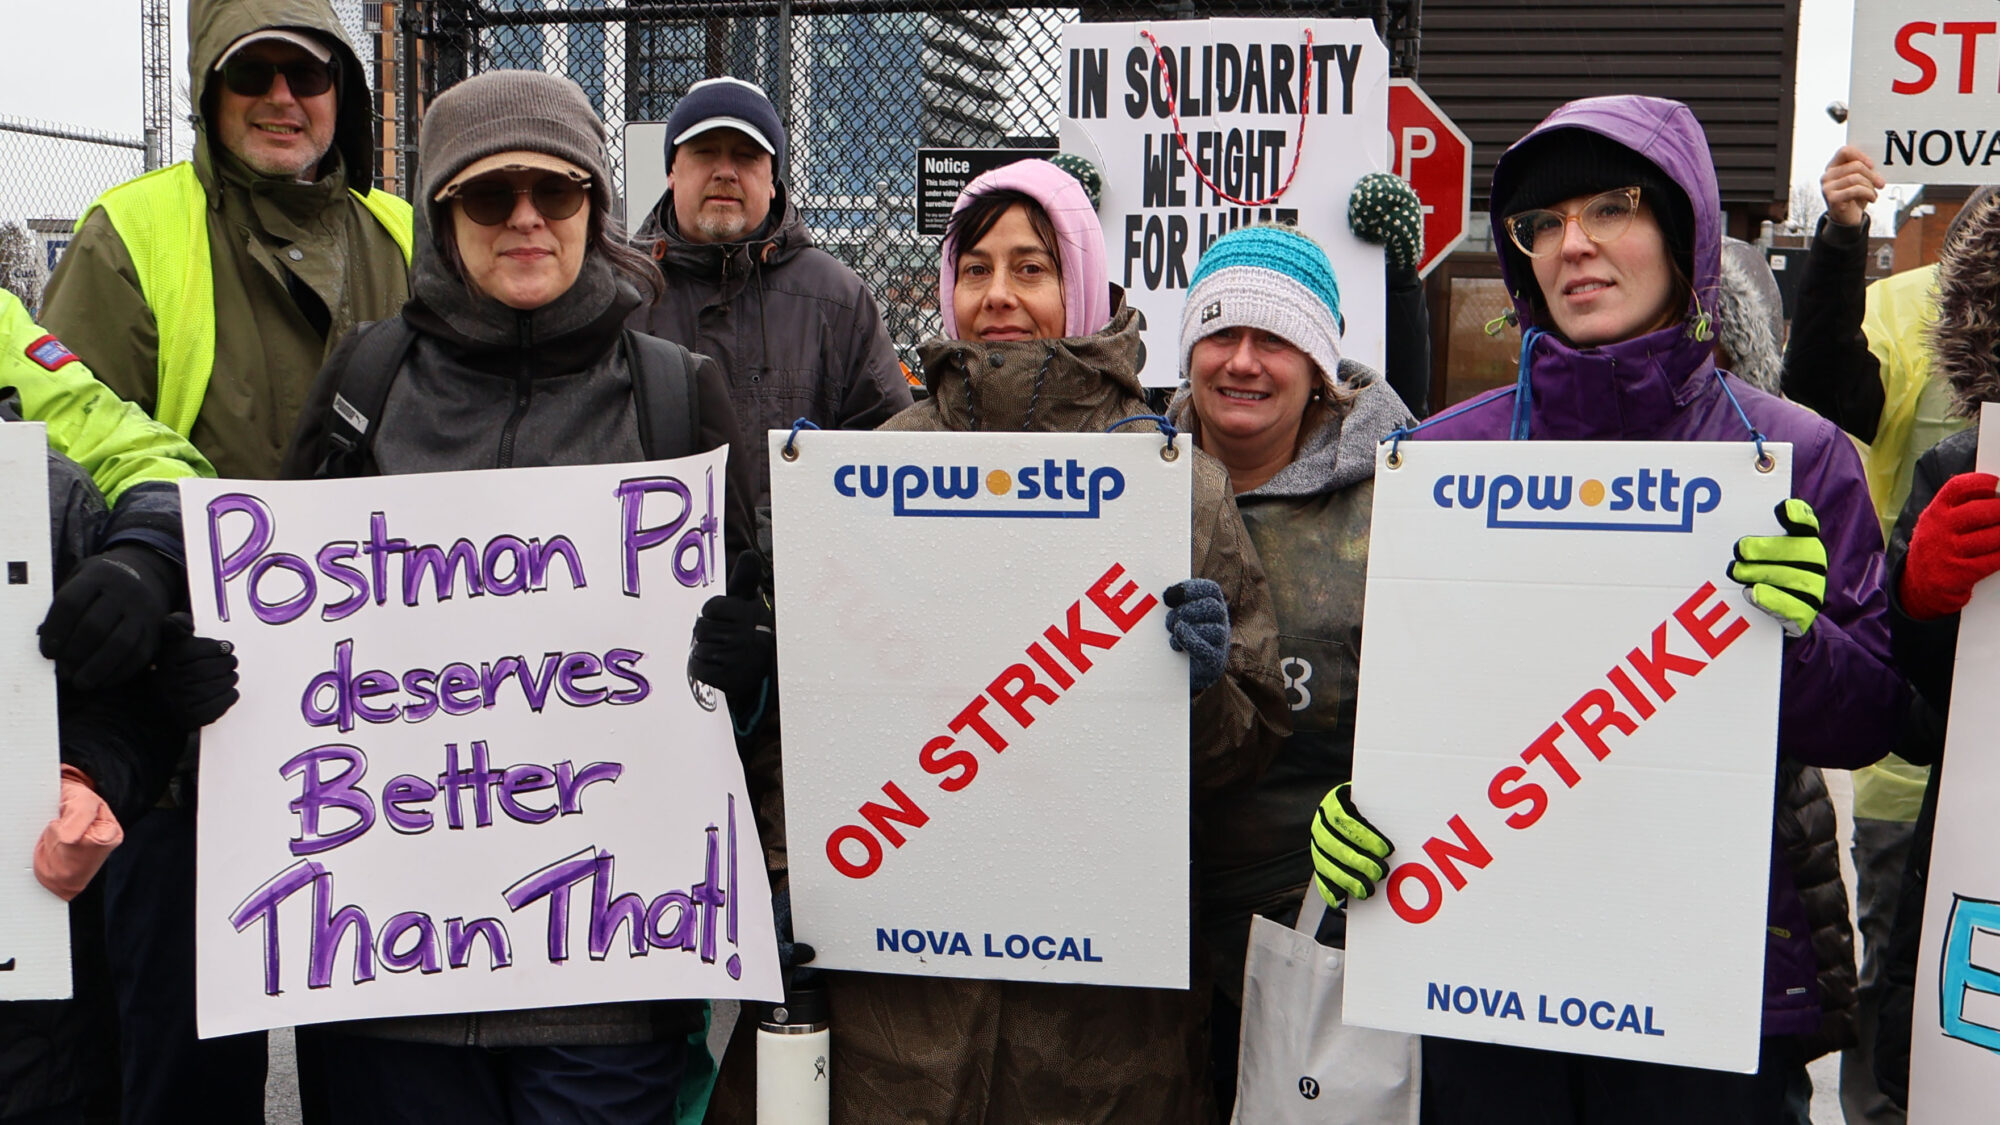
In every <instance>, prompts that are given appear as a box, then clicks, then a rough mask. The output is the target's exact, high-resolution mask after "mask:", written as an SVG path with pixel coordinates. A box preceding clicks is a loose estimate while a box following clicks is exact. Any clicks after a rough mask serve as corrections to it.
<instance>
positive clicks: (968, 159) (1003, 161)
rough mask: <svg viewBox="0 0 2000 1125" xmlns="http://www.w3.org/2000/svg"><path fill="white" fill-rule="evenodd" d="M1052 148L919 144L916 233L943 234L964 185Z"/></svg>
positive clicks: (1048, 154) (1043, 155)
mask: <svg viewBox="0 0 2000 1125" xmlns="http://www.w3.org/2000/svg"><path fill="white" fill-rule="evenodd" d="M1055 153H1056V150H1055V149H1052V148H920V149H918V150H917V233H918V234H943V233H944V228H945V224H946V223H947V222H949V221H950V219H951V207H952V204H954V203H956V202H958V194H959V193H960V192H962V191H964V190H965V185H967V184H969V183H971V182H972V181H973V180H976V179H978V178H979V177H980V176H981V175H983V174H985V173H987V172H991V171H992V170H993V169H995V168H999V167H1001V166H1003V165H1007V164H1012V163H1014V162H1015V161H1016V160H1029V159H1047V158H1048V157H1051V156H1054V155H1055Z"/></svg>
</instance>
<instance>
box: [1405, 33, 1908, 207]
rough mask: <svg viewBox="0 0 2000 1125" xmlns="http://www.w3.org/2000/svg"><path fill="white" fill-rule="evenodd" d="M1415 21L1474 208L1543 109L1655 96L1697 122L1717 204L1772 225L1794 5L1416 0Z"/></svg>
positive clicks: (1427, 79)
mask: <svg viewBox="0 0 2000 1125" xmlns="http://www.w3.org/2000/svg"><path fill="white" fill-rule="evenodd" d="M1883 2H1889V0H1883ZM1422 18H1423V39H1422V46H1421V54H1420V56H1419V63H1418V81H1419V82H1421V83H1422V84H1423V87H1424V89H1425V91H1426V92H1428V93H1429V94H1430V95H1431V97H1432V98H1433V99H1435V100H1436V101H1437V103H1438V105H1439V106H1441V107H1442V108H1443V109H1444V111H1445V112H1446V113H1448V114H1450V115H1451V118H1452V120H1454V121H1456V122H1457V123H1458V125H1459V127H1460V128H1461V129H1464V130H1465V133H1466V135H1467V136H1469V137H1471V138H1472V145H1473V159H1474V164H1473V193H1474V199H1475V200H1476V201H1477V202H1476V203H1475V205H1474V210H1475V211H1480V210H1483V209H1484V200H1485V198H1486V191H1487V185H1488V184H1489V183H1490V181H1491V177H1492V174H1493V162H1494V160H1496V159H1497V158H1498V157H1499V155H1500V154H1501V153H1502V152H1503V151H1505V150H1506V148H1507V146H1508V145H1510V144H1512V143H1513V142H1514V141H1516V140H1518V139H1519V138H1520V137H1521V135H1522V134H1523V133H1526V132H1527V131H1528V130H1529V129H1530V128H1532V127H1533V126H1534V124H1535V123H1536V122H1537V121H1540V120H1541V119H1542V118H1543V117H1544V116H1546V115H1547V114H1548V112H1549V111H1550V110H1552V109H1554V108H1555V107H1557V106H1558V105H1561V104H1562V103H1564V102H1566V101H1569V100H1571V99H1574V98H1582V97H1589V96H1592V95H1596V94H1653V95H1657V96H1660V97H1668V98H1675V99H1677V100H1679V101H1683V102H1686V103H1687V104H1688V105H1689V106H1690V107H1691V108H1693V110H1694V112H1695V116H1696V117H1698V118H1700V119H1701V123H1702V127H1703V128H1704V129H1705V130H1707V132H1708V142H1709V147H1710V149H1711V150H1712V151H1713V153H1714V156H1715V168H1716V173H1717V176H1718V178H1719V180H1720V182H1721V187H1722V202H1723V204H1724V205H1725V207H1728V208H1729V209H1730V210H1733V211H1739V212H1742V213H1745V214H1746V215H1750V216H1754V217H1755V218H1763V217H1765V214H1766V211H1765V208H1766V207H1767V206H1768V207H1772V208H1775V209H1776V216H1777V217H1781V216H1782V213H1783V210H1784V206H1785V199H1786V196H1787V194H1788V191H1789V186H1790V185H1789V181H1790V179H1791V164H1792V81H1793V73H1794V54H1795V47H1794V45H1795V44H1796V43H1797V41H1798V26H1799V0H1762V2H1754V0H1674V2H1671V3H1647V2H1635V0H1581V2H1571V0H1424V4H1423V17H1422Z"/></svg>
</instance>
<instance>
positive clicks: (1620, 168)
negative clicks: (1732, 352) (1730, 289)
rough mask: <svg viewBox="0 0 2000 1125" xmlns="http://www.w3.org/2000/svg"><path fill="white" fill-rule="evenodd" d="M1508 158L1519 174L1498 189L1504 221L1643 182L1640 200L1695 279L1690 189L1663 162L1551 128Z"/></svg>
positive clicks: (1509, 248)
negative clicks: (1678, 180) (1567, 201)
mask: <svg viewBox="0 0 2000 1125" xmlns="http://www.w3.org/2000/svg"><path fill="white" fill-rule="evenodd" d="M1505 162H1506V165H1507V167H1508V170H1509V171H1513V170H1516V169H1518V170H1519V172H1518V174H1517V175H1515V176H1514V177H1513V180H1512V183H1510V184H1504V185H1502V187H1503V191H1496V192H1495V193H1494V197H1495V198H1496V199H1499V200H1500V201H1501V202H1500V206H1499V207H1498V208H1496V209H1495V210H1496V212H1497V213H1498V214H1499V215H1500V216H1501V217H1502V218H1503V219H1504V218H1505V217H1506V216H1508V215H1514V214H1518V213H1520V212H1522V211H1530V210H1533V209H1534V208H1537V207H1547V206H1549V205H1550V204H1552V203H1560V202H1562V201H1563V200H1565V199H1574V198H1576V197H1577V196H1579V195H1596V194H1597V193H1598V192H1601V191H1614V190H1616V189H1618V188H1622V187H1631V186H1632V185H1633V184H1637V185H1639V199H1640V201H1641V202H1643V203H1645V204H1646V206H1647V208H1648V209H1650V210H1651V211H1652V213H1653V218H1654V220H1655V221H1656V222H1658V223H1659V224H1660V233H1661V234H1662V235H1664V236H1665V238H1666V243H1667V249H1668V250H1669V251H1671V252H1672V253H1673V256H1674V261H1675V262H1676V263H1677V264H1678V265H1679V266H1680V268H1681V274H1682V276H1684V277H1687V278H1689V279H1690V280H1692V279H1693V277H1694V208H1693V206H1691V205H1690V204H1689V203H1688V197H1687V192H1685V191H1682V190H1681V188H1680V185H1678V184H1676V183H1674V181H1673V180H1672V179H1671V178H1669V177H1668V176H1667V174H1666V173H1665V172H1662V171H1660V167H1659V165H1657V164H1654V163H1653V162H1652V161H1650V160H1648V159H1646V158H1645V157H1643V156H1640V155H1639V154H1638V153H1636V152H1633V151H1632V150H1631V149H1629V148H1626V147H1625V146H1624V145H1622V144H1619V143H1618V142H1617V141H1614V140H1612V139H1611V138H1609V137H1607V136H1604V135H1603V134H1601V133H1594V132H1592V131H1590V130H1588V129H1551V130H1550V131H1548V132H1546V133H1543V134H1542V135H1540V136H1538V137H1536V138H1534V139H1533V140H1531V141H1529V142H1528V143H1527V144H1524V145H1522V146H1521V147H1520V148H1518V149H1516V150H1514V151H1513V152H1510V153H1508V154H1507V156H1506V157H1505ZM1495 233H1496V235H1498V234H1499V232H1497V231H1496V232H1495ZM1495 241H1497V242H1498V243H1500V244H1501V248H1502V249H1503V250H1504V251H1505V252H1508V253H1516V254H1518V253H1519V252H1520V251H1519V250H1517V249H1516V248H1515V247H1514V245H1513V243H1512V242H1511V241H1509V240H1508V239H1507V238H1506V237H1505V235H1500V236H1499V237H1498V238H1496V240H1495Z"/></svg>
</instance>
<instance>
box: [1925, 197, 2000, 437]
mask: <svg viewBox="0 0 2000 1125" xmlns="http://www.w3.org/2000/svg"><path fill="white" fill-rule="evenodd" d="M1966 211H1967V212H1969V213H1968V214H1961V216H1960V219H1959V221H1958V223H1957V224H1956V225H1957V228H1958V229H1957V231H1956V232H1955V237H1953V238H1951V239H1947V240H1946V243H1945V248H1944V251H1943V252H1942V253H1941V254H1940V255H1939V256H1938V273H1937V320H1936V321H1935V322H1934V323H1933V324H1932V325H1931V330H1930V342H1931V374H1932V375H1933V376H1934V377H1935V376H1942V377H1943V378H1944V379H1945V380H1946V381H1947V382H1949V383H1950V384H1951V399H1952V412H1953V413H1954V414H1956V415H1958V416H1960V417H1963V418H1970V417H1973V416H1975V415H1977V414H1978V412H1979V404H1980V403H1983V402H2000V356H1996V355H1995V354H1994V353H1995V348H1996V347H2000V195H1994V194H1990V193H1989V194H1987V195H1986V196H1985V198H1983V199H1980V198H1976V199H1974V200H1973V201H1971V202H1969V203H1968V204H1967V205H1966Z"/></svg>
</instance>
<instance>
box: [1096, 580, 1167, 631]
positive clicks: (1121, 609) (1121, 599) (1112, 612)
mask: <svg viewBox="0 0 2000 1125" xmlns="http://www.w3.org/2000/svg"><path fill="white" fill-rule="evenodd" d="M1123 577H1125V568H1124V567H1122V566H1119V565H1118V564H1117V563H1112V564H1111V569H1110V570H1107V571H1105V572H1104V577H1102V578H1099V579H1098V580H1097V581H1096V582H1093V583H1091V586H1090V589H1088V590H1085V591H1084V595H1085V596H1086V597H1088V598H1089V599H1090V600H1091V603H1092V604H1094V605H1096V606H1097V608H1098V609H1100V610H1103V611H1104V616H1106V617H1108V618H1110V619H1111V623H1112V624H1113V625H1116V626H1118V631H1119V632H1121V633H1129V632H1131V631H1132V626H1134V625H1137V624H1138V623H1139V622H1140V620H1141V619H1142V618H1144V617H1145V616H1146V615H1147V614H1149V613H1151V612H1153V607H1154V606H1156V605H1159V604H1160V599H1158V598H1156V597H1154V596H1153V595H1151V594H1147V595H1146V596H1145V597H1143V598H1140V599H1139V604H1138V605H1135V606H1131V607H1129V608H1128V607H1126V606H1125V605H1124V604H1123V603H1125V602H1128V601H1131V600H1132V595H1134V594H1136V593H1138V592H1139V587H1138V586H1136V585H1134V584H1133V583H1130V582H1127V583H1125V585H1123V586H1121V587H1119V589H1118V592H1117V593H1115V594H1114V593H1112V592H1111V584H1112V583H1113V582H1116V581H1118V580H1119V579H1120V578H1123Z"/></svg>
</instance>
